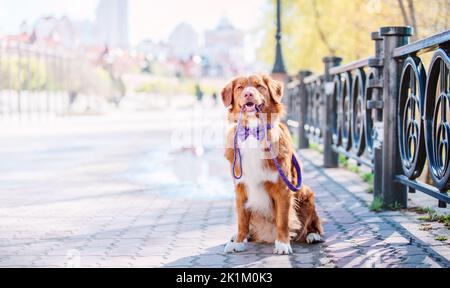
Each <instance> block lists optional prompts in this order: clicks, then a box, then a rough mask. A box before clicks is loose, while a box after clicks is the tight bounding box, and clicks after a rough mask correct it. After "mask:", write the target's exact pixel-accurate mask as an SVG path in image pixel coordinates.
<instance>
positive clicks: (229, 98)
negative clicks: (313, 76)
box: [222, 75, 283, 115]
mask: <svg viewBox="0 0 450 288" xmlns="http://www.w3.org/2000/svg"><path fill="white" fill-rule="evenodd" d="M282 97H283V84H282V83H281V82H279V81H277V80H274V79H272V78H271V77H270V76H267V75H250V76H248V77H245V76H239V77H236V78H234V79H232V80H231V81H230V82H229V83H228V84H227V85H226V86H225V88H223V90H222V101H223V104H224V105H225V107H226V108H227V109H228V111H229V112H230V114H238V113H239V112H240V111H241V110H242V109H243V112H244V114H247V115H248V114H252V113H253V114H255V113H256V112H262V113H271V114H272V113H276V114H281V113H282V112H283V105H282V104H281V98H282Z"/></svg>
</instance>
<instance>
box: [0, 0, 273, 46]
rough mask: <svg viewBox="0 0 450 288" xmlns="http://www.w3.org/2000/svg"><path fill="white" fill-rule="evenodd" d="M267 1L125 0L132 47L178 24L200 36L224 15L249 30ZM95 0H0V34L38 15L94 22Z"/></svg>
mask: <svg viewBox="0 0 450 288" xmlns="http://www.w3.org/2000/svg"><path fill="white" fill-rule="evenodd" d="M267 2H268V1H267V0H129V29H130V42H131V44H132V45H135V44H137V43H139V41H141V40H142V39H146V38H149V39H152V40H156V41H159V40H164V39H166V38H167V37H168V35H169V33H170V31H171V30H172V29H173V28H174V27H175V26H176V25H177V24H178V23H180V22H187V23H189V24H191V25H192V26H193V27H194V29H195V30H196V31H197V32H198V33H201V32H203V31H205V30H208V29H213V28H214V27H215V26H216V25H217V22H218V20H219V19H220V18H221V17H223V16H226V17H228V18H229V19H230V21H231V23H232V24H233V25H234V26H236V27H238V28H240V29H242V30H244V31H246V32H250V31H253V29H255V28H256V27H257V25H258V23H260V21H261V18H262V14H263V11H264V10H263V9H267ZM97 4H98V0H0V33H14V32H17V31H18V27H19V25H20V23H21V22H22V21H23V20H24V19H25V20H27V22H28V23H29V24H32V23H34V21H35V20H36V19H37V18H39V17H40V16H41V15H49V14H53V15H55V16H62V15H67V16H69V18H71V19H74V20H77V21H81V20H94V19H95V10H96V6H97Z"/></svg>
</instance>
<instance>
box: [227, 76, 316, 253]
mask: <svg viewBox="0 0 450 288" xmlns="http://www.w3.org/2000/svg"><path fill="white" fill-rule="evenodd" d="M282 97H283V85H282V83H281V82H278V81H276V80H273V79H271V78H270V77H269V76H265V75H251V76H249V77H237V78H235V79H233V80H232V81H230V82H229V83H228V84H227V85H226V87H225V88H224V89H223V90H222V100H223V103H224V105H225V107H227V109H228V112H229V113H228V121H229V122H230V129H229V131H228V134H227V143H226V151H225V157H226V158H227V159H228V161H230V163H231V164H233V162H234V156H235V155H234V153H235V152H236V151H235V150H234V137H235V134H236V129H237V121H238V118H239V115H240V112H241V109H242V111H243V112H242V120H241V125H242V126H245V127H248V128H255V127H259V126H258V125H261V126H260V127H262V123H268V124H269V125H270V129H268V130H267V137H268V139H269V141H270V143H271V145H272V147H273V150H274V151H275V153H276V155H277V159H278V162H279V164H280V166H281V169H282V170H283V172H284V173H285V175H286V176H287V178H288V179H289V180H290V181H291V182H292V183H294V185H296V184H297V177H298V175H296V171H295V169H294V165H293V164H292V155H293V154H294V153H295V151H294V148H293V145H292V139H291V136H290V133H289V130H288V129H287V127H286V126H285V125H284V124H283V123H281V122H280V118H281V117H282V115H283V112H284V109H283V105H282V104H281V98H282ZM257 107H258V109H257ZM263 117H265V118H264V119H265V120H264V121H263ZM257 129H258V128H257ZM237 147H238V148H239V150H240V153H241V159H240V160H241V163H242V164H241V165H242V171H240V165H238V164H237V165H235V168H234V169H235V170H234V171H235V174H236V175H240V174H241V173H242V177H241V178H240V179H234V186H235V192H236V210H237V219H238V229H237V234H236V235H234V236H233V237H232V238H231V240H230V241H229V242H228V243H227V244H226V246H225V252H240V251H244V250H245V243H246V242H247V241H255V242H265V243H274V242H275V247H274V253H275V254H290V253H292V248H291V246H290V240H291V239H292V240H294V241H299V242H307V243H313V242H319V241H322V237H323V229H322V225H321V221H320V219H319V216H318V215H317V213H316V210H315V207H314V193H313V192H312V191H311V189H310V188H309V187H307V186H305V185H302V187H301V188H300V190H299V191H297V192H296V193H293V192H291V190H289V188H288V187H287V185H286V184H285V183H284V182H283V180H282V179H281V177H280V176H279V173H278V171H277V169H276V166H275V164H274V161H273V160H272V159H271V157H270V154H268V151H269V150H268V147H267V142H266V141H261V140H258V139H257V137H254V136H252V135H249V136H248V137H247V138H245V140H243V141H242V139H241V141H238V142H237ZM297 159H298V158H297ZM300 166H301V163H300ZM232 167H233V166H232ZM232 169H233V168H232Z"/></svg>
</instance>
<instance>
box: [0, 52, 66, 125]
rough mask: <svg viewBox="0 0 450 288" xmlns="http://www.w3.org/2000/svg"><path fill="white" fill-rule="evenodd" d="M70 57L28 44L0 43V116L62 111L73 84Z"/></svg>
mask: <svg viewBox="0 0 450 288" xmlns="http://www.w3.org/2000/svg"><path fill="white" fill-rule="evenodd" d="M72 73H73V57H72V56H71V55H70V54H68V53H67V52H65V51H61V50H49V49H40V48H37V47H34V46H30V45H24V44H15V45H1V46H0V117H5V116H8V115H20V114H25V115H26V114H29V115H31V114H55V115H59V114H64V113H65V112H66V111H67V109H68V106H69V103H70V93H71V91H72V90H71V85H72V84H73V80H74V79H73V77H72Z"/></svg>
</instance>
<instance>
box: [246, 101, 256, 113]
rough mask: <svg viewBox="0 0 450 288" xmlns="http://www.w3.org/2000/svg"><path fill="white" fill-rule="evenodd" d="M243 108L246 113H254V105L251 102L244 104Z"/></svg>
mask: <svg viewBox="0 0 450 288" xmlns="http://www.w3.org/2000/svg"><path fill="white" fill-rule="evenodd" d="M244 108H245V111H246V112H254V111H256V105H255V103H253V102H247V103H245V105H244Z"/></svg>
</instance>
